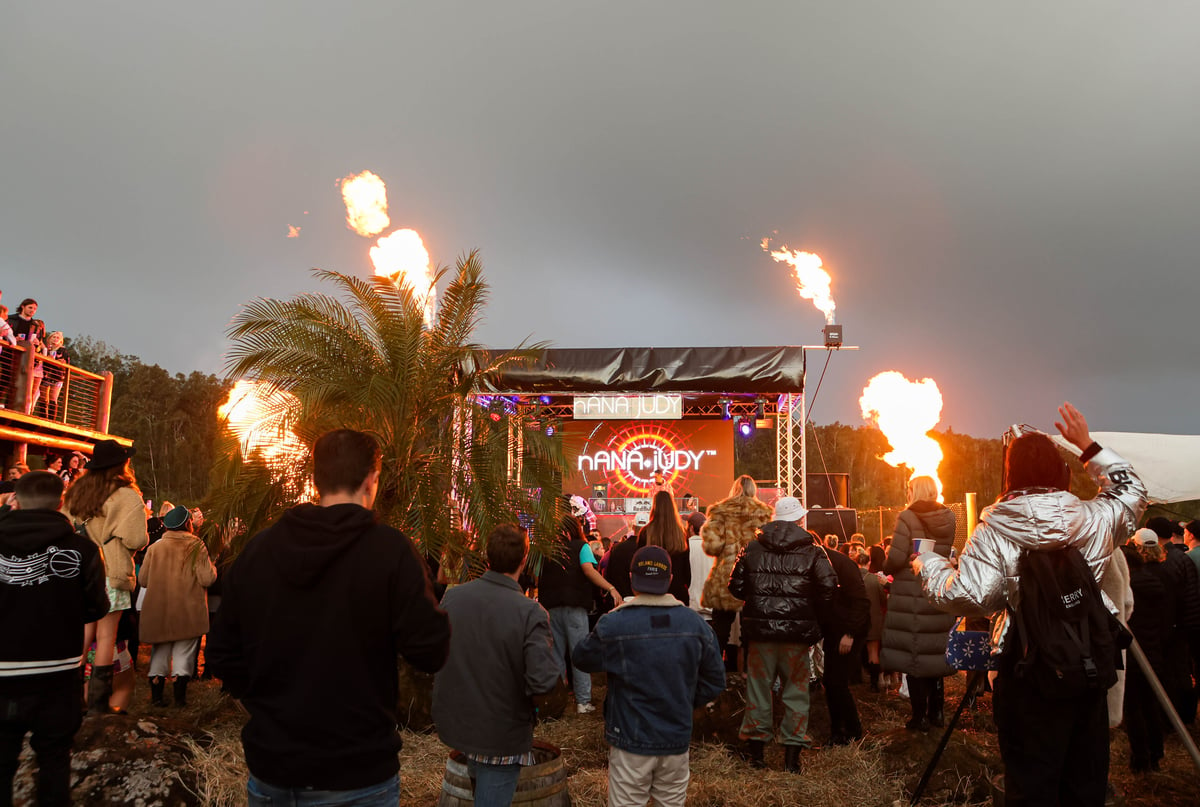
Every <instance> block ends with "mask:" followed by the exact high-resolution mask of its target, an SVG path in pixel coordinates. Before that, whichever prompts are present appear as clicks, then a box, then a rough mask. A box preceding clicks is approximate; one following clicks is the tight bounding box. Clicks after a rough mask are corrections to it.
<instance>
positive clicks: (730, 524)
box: [700, 496, 774, 611]
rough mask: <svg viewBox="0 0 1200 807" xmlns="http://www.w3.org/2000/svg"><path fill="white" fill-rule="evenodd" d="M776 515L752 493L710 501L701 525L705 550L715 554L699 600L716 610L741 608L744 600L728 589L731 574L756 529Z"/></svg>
mask: <svg viewBox="0 0 1200 807" xmlns="http://www.w3.org/2000/svg"><path fill="white" fill-rule="evenodd" d="M773 517H774V511H773V510H772V509H771V506H770V505H769V504H766V503H765V502H761V501H759V500H758V499H755V498H753V497H750V496H734V497H732V498H729V499H722V500H721V501H719V502H717V503H716V504H712V505H709V508H708V520H707V521H705V522H704V526H703V527H701V528H700V539H701V541H702V542H703V544H704V554H706V555H711V556H712V557H714V558H716V561H715V562H714V563H713V567H712V571H711V572H709V575H708V580H706V581H705V582H704V593H703V594H702V595H701V598H700V601H701V604H702V605H703V606H704V607H705V608H711V609H713V610H714V611H740V610H741V609H742V601H741V600H739V599H738V598H737V597H735V596H733V595H732V594H730V593H729V576H730V575H731V574H733V564H734V562H735V561H736V560H737V557H738V553H740V552H741V551H742V550H743V549H745V548H746V545H747V544H748V543H750V542H751V541H753V540H754V533H755V532H756V531H757V530H758V528H759V527H761V526H762V525H763V524H766V523H767V522H768V521H770V520H771V519H772V518H773Z"/></svg>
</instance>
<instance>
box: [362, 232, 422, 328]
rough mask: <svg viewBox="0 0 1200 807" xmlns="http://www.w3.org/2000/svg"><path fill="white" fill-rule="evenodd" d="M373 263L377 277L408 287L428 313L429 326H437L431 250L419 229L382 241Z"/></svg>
mask: <svg viewBox="0 0 1200 807" xmlns="http://www.w3.org/2000/svg"><path fill="white" fill-rule="evenodd" d="M371 263H373V264H374V265H375V274H377V275H381V276H383V277H387V278H390V279H391V281H392V282H393V283H395V284H396V285H400V284H401V283H404V284H406V285H407V286H408V288H409V289H410V290H411V291H412V293H413V295H414V296H415V297H416V298H417V303H418V305H420V306H421V308H422V309H423V310H424V314H425V324H426V325H430V324H432V323H433V307H434V303H435V289H434V287H433V273H432V272H431V271H430V269H429V251H428V250H426V249H425V243H424V242H423V241H421V236H420V234H419V233H418V232H417V231H416V230H407V229H406V230H396V231H395V232H394V233H389V234H388V235H385V236H384V237H383V238H380V239H379V243H378V244H377V245H376V246H373V247H371Z"/></svg>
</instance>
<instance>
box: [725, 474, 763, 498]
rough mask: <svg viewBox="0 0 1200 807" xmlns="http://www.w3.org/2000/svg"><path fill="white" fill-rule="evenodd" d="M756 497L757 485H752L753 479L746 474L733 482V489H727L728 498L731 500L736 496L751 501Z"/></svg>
mask: <svg viewBox="0 0 1200 807" xmlns="http://www.w3.org/2000/svg"><path fill="white" fill-rule="evenodd" d="M757 495H758V485H756V484H754V477H752V476H749V475H747V474H742V475H741V476H739V477H738V478H737V479H735V480H733V487H731V488H730V489H729V498H731V499H735V498H737V497H738V496H746V497H749V498H751V499H753V498H754V497H755V496H757Z"/></svg>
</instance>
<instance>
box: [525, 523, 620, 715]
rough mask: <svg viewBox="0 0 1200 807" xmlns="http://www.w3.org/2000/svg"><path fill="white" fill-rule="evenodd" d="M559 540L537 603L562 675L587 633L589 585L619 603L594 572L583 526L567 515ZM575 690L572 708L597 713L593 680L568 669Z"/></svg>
mask: <svg viewBox="0 0 1200 807" xmlns="http://www.w3.org/2000/svg"><path fill="white" fill-rule="evenodd" d="M558 539H559V544H560V547H561V550H562V552H563V554H562V556H561V557H560V558H546V559H545V561H544V562H543V563H542V574H541V578H540V580H539V582H538V602H540V603H541V604H542V607H543V608H545V609H546V610H547V611H548V612H549V613H550V630H551V632H552V633H553V635H554V653H555V656H556V658H557V659H558V660H559V664H560V665H561V667H560V669H561V671H562V673H563V675H564V676H565V675H566V672H567V662H568V661H569V659H570V658H571V653H573V652H574V650H575V647H576V645H578V644H579V643H580V642H582V641H583V639H584V637H586V636H587V633H588V609H589V608H591V606H592V586H598V587H599V588H601V589H603V590H604V591H605V593H607V594H608V596H610V597H611V598H612V601H613V603H614V604H615V603H619V602H620V601H621V595H620V593H619V592H618V591H617V588H616V586H614V585H613V584H612V583H610V582H608V581H607V580H605V579H604V578H603V577H601V576H600V572H598V571H596V557H595V555H593V554H592V548H591V547H590V546H588V542H587V541H586V540H584V536H583V525H582V524H580V523H579V519H577V518H576V517H575V516H573V515H570V514H567V515H565V516H563V518H562V521H561V522H560V523H559V531H558ZM571 684H572V687H573V689H574V691H575V709H576V711H577V712H578V713H579V714H587V713H589V712H594V711H596V707H595V706H593V705H592V677H591V676H590V675H588V674H587V673H585V672H583V671H582V670H580V669H578V668H575V669H572V670H571Z"/></svg>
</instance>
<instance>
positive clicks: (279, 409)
mask: <svg viewBox="0 0 1200 807" xmlns="http://www.w3.org/2000/svg"><path fill="white" fill-rule="evenodd" d="M299 406H300V402H299V400H297V399H296V396H295V395H292V394H291V393H290V392H284V391H283V390H278V389H276V390H273V389H271V387H270V385H268V384H265V383H263V382H261V381H250V380H247V379H242V380H240V381H238V382H237V383H236V384H234V385H233V389H231V390H230V391H229V397H228V398H227V399H226V400H225V403H223V404H222V405H221V406H220V407H219V408H218V409H217V417H218V418H219V419H220V420H223V421H225V424H226V425H227V426H228V427H229V430H230V431H231V432H233V434H234V436H235V437H237V439H238V442H239V443H240V444H241V447H242V454H243V455H244V456H247V457H249V456H250V455H252V454H255V453H257V454H260V455H261V456H262V458H263V459H264V460H265V461H266V462H267V464H268V465H270V466H271V467H272V468H280V467H285V466H288V465H292V464H294V463H298V462H304V459H305V457H306V456H307V455H308V448H307V447H306V446H305V445H304V443H303V442H301V440H300V438H299V437H297V436H296V435H295V433H294V432H293V431H292V430H291V428H290V427H289V425H288V424H289V421H290V420H291V417H292V416H293V415H294V414H295V412H296V410H297V409H298V408H299Z"/></svg>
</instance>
